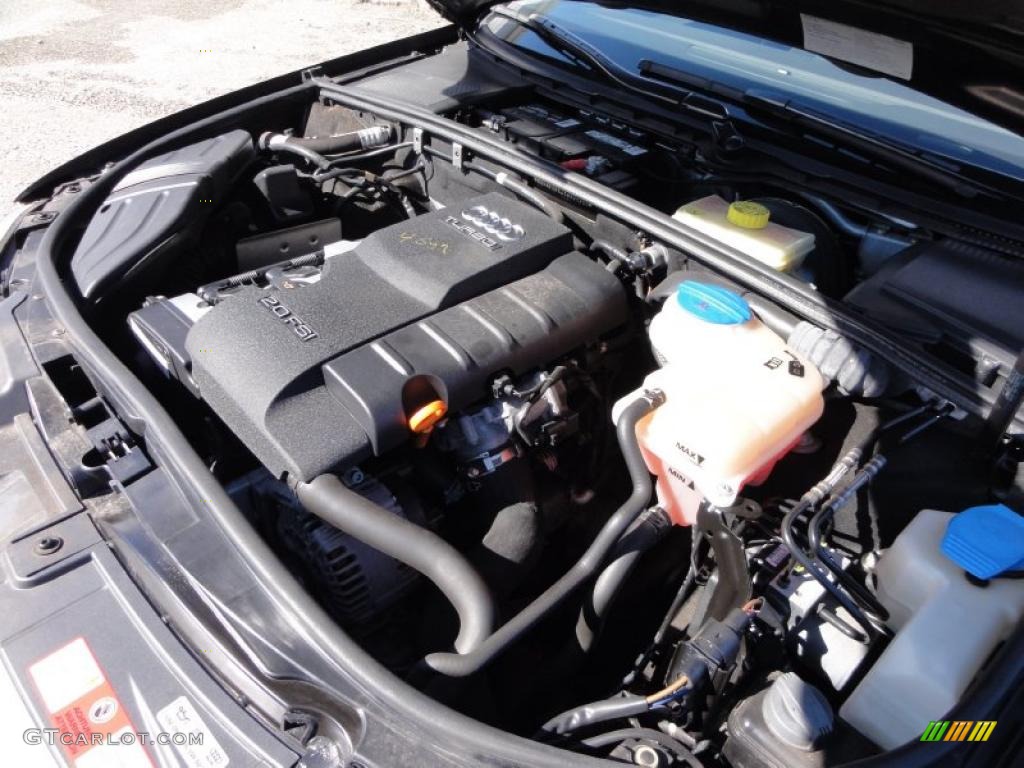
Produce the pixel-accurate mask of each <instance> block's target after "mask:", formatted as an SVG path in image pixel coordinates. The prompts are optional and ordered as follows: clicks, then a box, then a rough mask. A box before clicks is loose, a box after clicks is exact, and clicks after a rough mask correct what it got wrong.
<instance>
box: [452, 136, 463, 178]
mask: <svg viewBox="0 0 1024 768" xmlns="http://www.w3.org/2000/svg"><path fill="white" fill-rule="evenodd" d="M452 165H454V166H455V168H456V170H459V171H461V170H462V145H461V144H459V143H458V142H454V143H453V144H452Z"/></svg>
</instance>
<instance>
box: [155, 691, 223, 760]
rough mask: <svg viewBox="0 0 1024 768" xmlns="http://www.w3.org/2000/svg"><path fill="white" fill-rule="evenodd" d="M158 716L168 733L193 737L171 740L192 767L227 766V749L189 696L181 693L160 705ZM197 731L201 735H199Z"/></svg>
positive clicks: (158, 720) (183, 758)
mask: <svg viewBox="0 0 1024 768" xmlns="http://www.w3.org/2000/svg"><path fill="white" fill-rule="evenodd" d="M156 719H157V722H159V723H160V725H161V726H162V727H163V728H164V730H165V731H166V732H167V733H171V734H178V735H182V736H184V735H186V734H187V735H188V736H189V737H190V739H189V740H188V741H187V742H186V741H185V740H184V739H174V740H173V742H172V743H173V744H174V746H175V747H176V748H177V750H178V754H179V755H180V756H181V759H182V760H184V761H185V764H186V765H187V766H189V768H225V766H226V765H227V764H228V762H229V760H228V753H227V752H225V751H224V750H223V749H222V748H221V746H220V743H219V742H218V741H217V737H216V736H214V735H213V733H212V732H211V731H210V729H209V728H207V727H206V723H205V722H204V721H203V718H201V717H200V716H199V713H198V712H196V708H195V707H194V706H192V702H191V701H189V700H188V697H187V696H179V697H178V698H176V699H175V700H174V701H172V702H171V703H170V704H168V705H167V706H166V707H164V708H163V709H161V710H160V711H159V712H157V713H156ZM196 735H201V736H202V738H201V739H196V738H195V736H196Z"/></svg>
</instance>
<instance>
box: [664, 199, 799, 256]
mask: <svg viewBox="0 0 1024 768" xmlns="http://www.w3.org/2000/svg"><path fill="white" fill-rule="evenodd" d="M672 218H674V219H676V220H677V221H681V222H683V223H684V224H688V225H690V226H691V227H693V228H694V229H696V230H699V231H701V232H703V233H704V234H706V235H710V236H711V237H713V238H714V239H715V240H718V241H719V242H720V243H722V244H723V245H727V246H729V247H731V248H735V249H736V250H738V251H742V252H743V253H745V254H747V255H748V256H750V257H752V258H754V259H757V260H758V261H760V262H762V263H763V264H767V265H768V266H769V267H771V268H772V269H776V270H778V271H779V272H792V271H794V270H796V269H799V268H800V265H801V264H802V263H803V261H804V257H805V256H807V254H808V253H810V252H811V251H813V250H814V235H813V234H811V233H810V232H801V231H799V230H796V229H790V228H789V227H784V226H782V225H781V224H776V223H775V222H773V221H771V213H770V212H769V211H768V209H767V208H765V207H764V206H763V205H761V204H760V203H755V202H751V201H746V200H740V201H737V202H735V203H727V202H726V201H725V200H723V199H722V198H720V197H719V196H718V195H711V196H710V197H704V198H701V199H700V200H694V201H693V202H692V203H688V204H687V205H684V206H683V207H682V208H680V209H679V210H677V211H676V212H675V214H674V215H673V216H672Z"/></svg>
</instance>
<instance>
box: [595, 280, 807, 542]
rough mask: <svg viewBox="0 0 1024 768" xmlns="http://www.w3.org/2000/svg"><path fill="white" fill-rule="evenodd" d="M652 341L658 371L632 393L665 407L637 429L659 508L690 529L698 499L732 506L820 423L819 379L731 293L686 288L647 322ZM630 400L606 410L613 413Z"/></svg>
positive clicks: (629, 397) (698, 286) (630, 397)
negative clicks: (659, 396)
mask: <svg viewBox="0 0 1024 768" xmlns="http://www.w3.org/2000/svg"><path fill="white" fill-rule="evenodd" d="M650 336H651V343H652V345H653V346H654V348H655V352H656V353H657V354H658V356H659V357H660V358H661V359H662V360H664V363H665V364H664V367H662V368H660V369H658V370H656V371H654V372H653V373H651V374H650V375H649V376H648V377H647V378H646V379H645V380H644V384H643V387H642V388H641V390H640V391H643V390H649V389H658V390H661V391H662V392H664V394H665V402H664V403H663V404H662V405H661V406H659V407H658V408H656V409H655V410H654V411H653V412H652V413H650V414H649V415H648V416H646V417H645V418H644V419H642V420H641V421H640V423H639V424H638V425H637V437H638V438H639V441H640V447H641V449H642V451H643V454H644V458H645V460H646V461H647V466H648V468H649V469H650V470H651V472H652V474H654V475H657V477H658V498H659V502H660V503H661V505H662V506H663V507H664V508H665V510H666V511H667V512H668V513H669V514H670V515H671V516H672V519H673V521H674V522H676V523H677V524H679V525H691V524H692V523H693V522H695V520H696V518H697V510H698V508H699V506H700V503H701V500H702V499H703V498H706V499H707V500H708V501H709V502H710V503H712V504H714V505H715V506H718V507H726V506H730V505H731V504H733V503H735V501H736V496H737V494H738V493H739V492H740V490H741V489H742V488H743V486H744V485H757V484H759V483H761V482H763V481H764V480H765V479H766V477H767V476H768V473H770V472H771V470H772V467H774V465H775V462H776V461H778V460H779V459H780V458H781V457H782V456H783V455H784V454H785V453H787V452H788V451H789V449H790V448H792V446H793V445H794V444H795V443H796V442H797V441H798V440H799V439H800V436H801V435H802V434H803V433H804V432H805V431H806V430H807V429H808V428H809V427H810V426H811V425H812V424H813V423H814V422H815V421H817V420H818V418H819V417H820V416H821V413H822V411H823V410H824V400H823V398H822V395H821V391H822V389H823V388H824V380H823V379H822V377H821V375H820V374H819V373H818V371H817V369H816V368H814V366H813V365H811V364H810V363H809V362H807V361H806V360H805V359H803V358H801V357H800V356H799V355H797V354H796V353H795V352H793V351H792V350H791V349H790V348H789V347H787V346H786V343H785V342H784V341H783V340H782V339H781V338H780V337H779V336H778V335H777V334H775V333H774V332H773V331H771V330H770V329H769V328H768V327H766V326H765V325H764V324H763V323H762V322H761V321H760V320H759V319H758V318H757V317H756V316H755V315H754V314H753V312H751V310H750V307H749V305H748V304H747V302H746V301H745V300H744V299H743V298H742V297H741V296H739V295H738V294H735V293H733V292H731V291H729V290H727V289H724V288H720V287H718V286H714V285H706V284H703V283H698V282H694V281H687V282H684V283H683V284H682V285H680V286H679V289H678V291H677V292H676V294H675V295H674V296H672V297H670V298H669V299H668V300H667V301H666V302H665V306H664V307H663V308H662V310H661V312H659V313H658V315H657V316H656V317H655V318H654V320H653V321H652V323H651V329H650ZM638 394H639V391H638V392H635V393H633V394H631V395H627V396H626V397H624V398H623V399H622V400H620V401H619V402H618V403H617V404H616V406H615V408H614V409H613V412H612V415H613V417H614V418H617V416H618V413H619V412H620V411H621V409H622V408H624V407H625V405H626V404H628V403H629V402H632V401H633V400H634V399H635V398H636V397H637V395H638Z"/></svg>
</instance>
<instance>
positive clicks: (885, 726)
mask: <svg viewBox="0 0 1024 768" xmlns="http://www.w3.org/2000/svg"><path fill="white" fill-rule="evenodd" d="M970 511H971V510H968V512H970ZM961 514H966V513H961ZM957 517H958V516H957V515H954V514H952V513H950V512H937V511H935V510H923V511H921V512H918V513H917V515H916V516H915V517H914V519H913V520H912V521H911V523H910V525H908V526H907V527H906V528H905V529H903V531H902V532H901V533H900V535H899V536H897V537H896V541H895V542H893V545H892V546H891V547H890V548H889V549H888V550H886V552H885V553H884V554H883V555H882V558H881V559H880V560H879V562H878V566H877V567H876V569H875V577H876V581H877V590H876V591H877V593H878V599H879V601H880V602H881V603H882V605H884V606H885V608H886V610H888V611H889V616H890V618H889V621H888V624H889V627H890V628H891V629H893V630H895V631H896V636H895V638H893V640H892V642H891V643H889V646H888V647H887V648H886V649H885V651H884V652H883V653H882V655H881V656H880V657H879V658H878V661H876V662H875V664H874V666H872V667H871V669H870V670H869V671H868V673H867V674H866V675H865V676H864V679H863V680H861V682H860V683H859V684H858V685H857V687H856V688H855V689H854V691H853V693H852V694H850V697H849V698H848V699H847V700H846V703H845V704H843V706H842V708H841V709H840V710H839V713H840V715H841V716H842V718H843V719H844V720H846V721H847V722H848V723H850V724H851V725H853V726H854V727H855V728H856V729H857V730H859V731H860V732H861V733H863V734H864V735H865V736H867V737H868V738H870V739H871V740H872V741H873V742H875V743H876V744H878V745H879V746H880V747H883V748H884V749H895V748H896V747H898V746H899V745H900V744H904V743H906V742H908V741H911V740H916V739H918V738H920V737H921V734H922V733H923V732H924V730H925V728H926V727H927V726H928V724H929V723H930V722H931V721H932V720H942V719H943V718H944V717H945V716H946V714H947V713H948V712H949V711H950V709H952V708H953V706H954V705H955V704H956V703H957V701H959V700H960V697H961V696H962V695H963V692H964V691H965V690H966V689H967V686H968V685H969V684H970V682H971V680H972V679H973V678H974V676H975V675H976V674H977V673H978V670H980V669H981V667H982V665H983V664H984V662H985V660H986V659H987V658H988V657H989V655H990V654H991V653H992V651H993V650H994V649H995V648H996V646H997V645H999V643H1000V642H1001V641H1003V640H1005V639H1006V638H1007V637H1009V635H1010V633H1011V632H1012V631H1013V629H1014V627H1015V626H1016V624H1017V622H1018V621H1020V619H1021V616H1022V615H1024V582H1022V581H1020V580H1015V579H999V578H997V579H993V580H992V581H990V582H988V583H987V584H984V585H982V584H979V583H978V582H974V583H972V582H971V581H969V580H968V579H967V577H966V574H965V573H964V569H963V568H962V567H961V566H960V565H959V564H958V563H956V562H954V560H953V559H952V558H951V557H950V556H949V555H948V554H946V553H945V552H944V551H943V537H944V536H946V535H947V529H948V527H949V523H950V521H952V520H954V519H955V518H957ZM964 521H965V522H966V521H967V518H964ZM979 525H980V526H981V527H982V528H983V527H985V526H986V525H987V523H986V522H985V521H984V520H982V521H981V522H980V523H979ZM978 533H979V534H984V531H983V530H979V531H978ZM1016 535H1017V536H1018V537H1019V535H1020V534H1019V532H1018V533H1017V534H1016ZM947 538H948V537H947ZM1008 543H1010V544H1014V543H1015V544H1016V545H1017V547H1018V549H1020V544H1021V542H1020V540H1019V539H1018V541H1017V542H1008ZM990 546H991V545H990ZM954 554H956V553H954Z"/></svg>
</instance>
